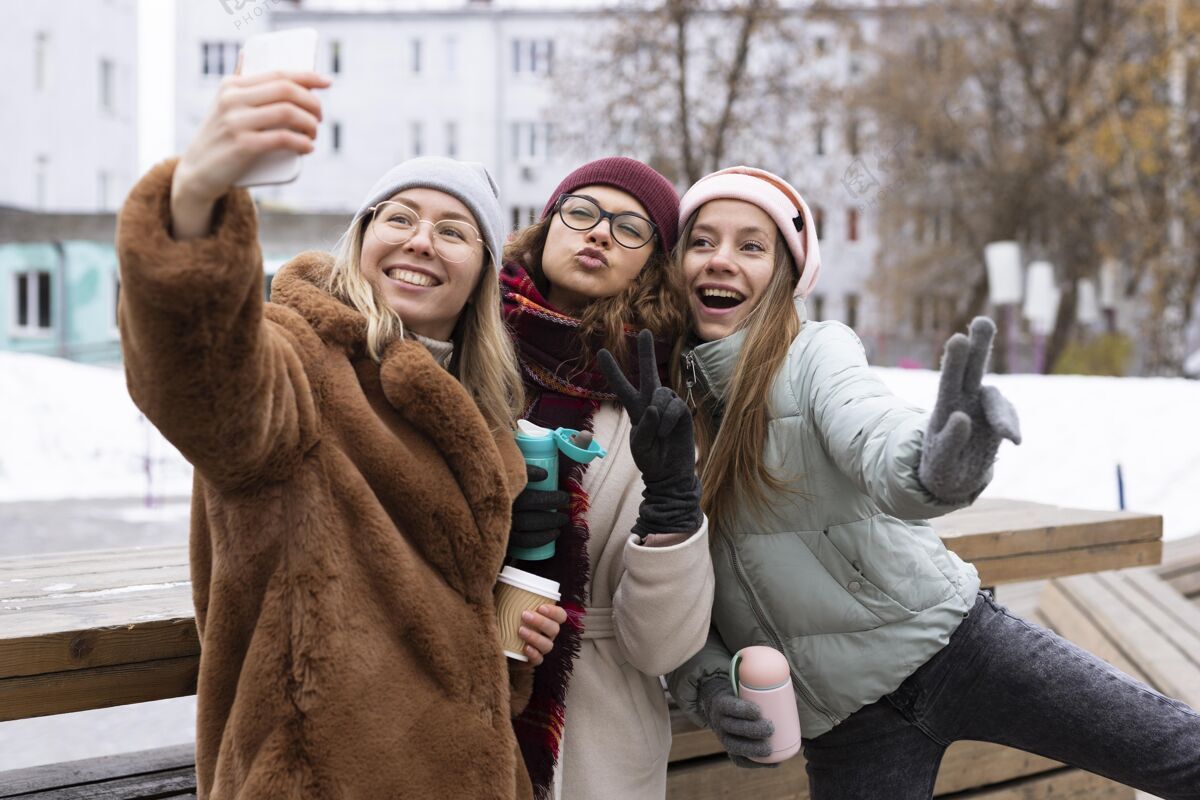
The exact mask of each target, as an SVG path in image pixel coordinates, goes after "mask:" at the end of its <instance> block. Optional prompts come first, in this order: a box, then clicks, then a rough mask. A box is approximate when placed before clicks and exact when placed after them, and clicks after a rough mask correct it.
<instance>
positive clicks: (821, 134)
mask: <svg viewBox="0 0 1200 800" xmlns="http://www.w3.org/2000/svg"><path fill="white" fill-rule="evenodd" d="M825 127H826V126H825V123H824V122H818V123H816V124H815V125H813V148H814V150H816V154H817V155H819V156H823V155H825Z"/></svg>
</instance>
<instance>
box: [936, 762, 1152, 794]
mask: <svg viewBox="0 0 1200 800" xmlns="http://www.w3.org/2000/svg"><path fill="white" fill-rule="evenodd" d="M1135 797H1137V792H1136V791H1135V790H1133V789H1130V788H1129V787H1128V786H1122V785H1120V784H1118V783H1113V782H1112V781H1110V780H1108V779H1106V778H1101V777H1100V776H1099V775H1094V774H1092V773H1090V772H1084V771H1083V770H1081V769H1063V770H1059V771H1056V772H1054V773H1052V774H1050V775H1042V776H1038V777H1034V778H1026V779H1024V780H1020V781H1014V782H1012V783H1011V784H1007V785H1005V786H1002V787H997V788H995V789H985V790H982V791H978V792H971V793H970V794H964V795H957V796H956V800H957V799H958V798H961V800H1134V798H1135Z"/></svg>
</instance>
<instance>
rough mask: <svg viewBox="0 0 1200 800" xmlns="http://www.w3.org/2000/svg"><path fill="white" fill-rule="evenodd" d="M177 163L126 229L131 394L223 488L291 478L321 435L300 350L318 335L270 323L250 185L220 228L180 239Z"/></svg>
mask: <svg viewBox="0 0 1200 800" xmlns="http://www.w3.org/2000/svg"><path fill="white" fill-rule="evenodd" d="M175 164H176V162H175V161H166V162H163V163H162V164H159V165H158V166H156V167H155V168H154V169H153V170H151V172H150V173H149V174H148V175H147V176H146V177H145V178H144V179H143V180H142V181H140V182H139V183H138V184H137V186H136V187H135V188H134V190H133V191H132V192H131V193H130V195H129V198H128V199H127V200H126V203H125V208H124V209H123V211H122V213H121V216H120V220H119V223H118V227H117V251H118V253H119V255H120V265H121V302H120V307H119V309H118V324H119V326H120V329H121V342H122V350H123V352H124V356H125V372H126V378H127V381H128V384H129V393H130V395H131V396H132V397H133V400H134V402H135V403H136V404H137V405H138V407H139V408H141V409H142V410H143V411H144V412H145V414H146V416H147V417H148V418H149V419H150V420H152V421H153V422H154V424H155V426H156V427H158V429H159V430H161V431H162V432H163V434H164V435H165V436H166V437H167V438H168V439H169V440H170V441H171V442H172V443H173V444H175V446H176V447H178V448H179V450H180V452H182V453H183V455H184V456H185V457H186V458H187V459H188V461H190V462H191V463H192V464H194V465H195V466H196V467H197V468H198V469H200V470H201V471H202V472H203V473H204V476H205V478H206V479H207V480H208V481H209V482H210V483H212V484H213V485H215V486H217V487H221V488H234V487H237V486H239V485H244V484H245V483H246V482H248V481H250V480H258V479H262V478H267V479H272V478H273V479H284V478H286V477H287V476H288V475H290V474H291V471H292V470H294V469H295V468H296V465H297V464H298V463H299V460H300V458H301V457H302V456H303V454H304V453H305V452H306V451H308V450H309V449H310V448H311V447H313V445H315V444H316V441H317V438H318V429H319V427H320V420H319V418H318V412H317V408H318V404H317V403H316V402H315V401H314V397H313V391H312V388H311V386H310V384H309V380H308V378H307V376H306V375H305V370H304V365H303V363H302V360H301V358H300V356H299V355H298V353H297V350H298V349H299V348H301V347H304V346H306V345H308V346H311V345H312V343H311V342H309V343H304V342H301V341H299V340H298V338H297V335H296V332H295V331H293V330H289V329H288V328H285V327H282V326H267V325H264V324H263V305H264V304H263V270H262V253H261V251H260V249H259V246H258V241H257V234H258V222H257V216H256V214H255V210H254V204H253V202H252V201H251V200H250V195H249V194H248V193H247V192H246V191H245V190H241V189H239V190H234V191H231V192H229V193H228V194H227V195H225V197H223V198H221V200H220V201H219V202H218V203H217V205H216V207H215V209H214V212H213V222H212V231H211V233H210V234H209V235H208V236H205V237H202V238H199V239H192V240H188V241H175V240H174V239H173V238H172V236H171V210H170V197H171V179H172V176H173V175H174V171H175Z"/></svg>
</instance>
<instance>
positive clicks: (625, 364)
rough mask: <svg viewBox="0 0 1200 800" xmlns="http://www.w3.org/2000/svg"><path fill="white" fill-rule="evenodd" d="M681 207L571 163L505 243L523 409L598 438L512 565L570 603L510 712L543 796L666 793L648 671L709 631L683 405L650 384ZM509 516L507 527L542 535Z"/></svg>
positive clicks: (665, 746)
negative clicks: (552, 585)
mask: <svg viewBox="0 0 1200 800" xmlns="http://www.w3.org/2000/svg"><path fill="white" fill-rule="evenodd" d="M678 216H679V197H678V195H677V194H676V192H675V188H674V187H673V186H672V185H671V184H670V182H669V181H667V179H666V178H664V177H663V176H662V175H660V174H659V173H658V172H656V171H654V170H653V169H652V168H650V167H649V166H647V165H645V164H643V163H641V162H640V161H635V160H633V159H630V158H603V159H600V160H598V161H593V162H591V163H588V164H585V165H583V166H582V167H580V168H579V169H577V170H575V171H574V172H572V173H571V174H570V175H568V176H567V177H566V178H565V179H564V180H563V181H562V183H561V184H559V186H558V188H557V189H556V190H555V191H554V194H553V195H551V197H550V198H549V200H548V202H547V203H546V207H545V209H544V210H543V212H542V218H541V220H540V221H539V222H538V223H537V224H535V225H533V226H531V227H529V228H527V229H526V230H524V231H522V232H520V233H519V234H518V235H517V236H516V237H515V238H514V240H513V241H512V242H510V243H509V245H508V246H507V247H506V248H505V253H504V256H505V264H504V268H503V270H502V272H501V289H502V293H503V296H504V315H505V320H506V322H507V323H508V326H509V328H510V331H511V332H512V335H513V337H514V340H515V343H516V346H517V353H518V357H519V360H520V363H521V371H522V377H523V379H524V383H525V390H526V395H527V405H526V408H525V412H524V416H525V418H526V419H528V420H530V421H532V422H534V423H536V424H538V425H541V426H543V427H547V428H551V429H553V428H558V427H566V428H574V429H579V430H590V431H593V432H594V434H595V438H596V440H597V441H598V442H600V444H601V445H602V446H603V447H605V448H606V449H607V451H608V455H607V456H606V457H605V458H603V459H599V460H596V461H593V462H592V463H591V464H589V465H586V466H583V465H578V464H572V465H571V466H570V467H568V464H571V462H568V461H566V460H563V461H562V466H563V468H562V469H561V470H560V483H559V488H560V489H561V490H563V492H564V493H565V494H564V496H563V497H562V498H561V499H562V500H564V501H566V500H567V499H568V498H569V505H568V515H569V522H568V523H567V524H566V525H564V526H563V527H562V529H561V531H559V532H558V538H557V545H556V549H555V555H554V557H553V558H551V559H550V560H548V561H540V562H519V563H518V566H520V567H521V568H522V569H528V570H530V571H533V572H537V573H539V574H543V575H546V576H547V577H550V578H552V579H554V580H557V581H559V583H560V584H561V586H562V595H563V600H562V605H563V606H564V607H565V608H566V609H567V611H568V614H569V617H570V618H569V620H568V622H567V624H566V625H565V626H564V627H563V628H562V631H561V632H560V634H559V636H558V639H557V641H556V643H555V648H554V650H553V651H551V653H550V654H549V655H548V656H547V657H546V661H545V663H544V664H543V665H542V666H541V667H539V668H538V670H537V672H536V673H535V678H534V694H533V698H532V700H531V701H530V704H529V706H528V708H527V709H526V711H525V713H524V714H522V715H521V716H520V717H518V718H517V719H516V720H515V721H514V725H515V727H516V732H517V739H518V741H519V743H520V745H521V749H522V751H523V753H524V756H525V761H526V765H527V766H528V767H529V772H530V776H531V778H532V779H533V782H534V788H535V792H536V793H537V794H538V795H539V796H540V797H549V796H556V797H567V798H570V799H571V800H581V799H583V800H590V799H591V798H610V797H611V798H618V797H619V798H623V799H625V800H627V799H628V798H662V797H663V796H664V795H665V793H666V775H667V756H668V751H669V750H670V745H671V732H670V721H669V717H668V712H667V704H666V701H665V698H664V696H663V690H662V686H661V684H660V682H659V678H658V676H659V675H662V674H665V673H667V672H670V671H671V670H672V669H674V668H676V667H677V666H679V665H680V664H682V663H683V662H684V661H685V660H687V659H688V658H689V657H690V656H691V655H692V654H694V653H695V652H697V651H698V650H699V649H700V647H701V646H702V645H703V644H704V642H705V639H706V637H707V634H708V626H709V612H710V609H711V606H712V592H713V577H712V561H711V559H710V558H709V553H708V529H707V524H706V522H705V520H704V517H703V515H702V514H701V512H700V506H699V483H698V481H697V479H696V476H695V448H694V442H693V439H692V429H691V418H690V414H689V413H688V411H687V408H686V406H685V405H684V404H683V401H682V400H680V399H679V398H678V397H677V396H675V395H674V393H673V392H671V391H670V390H669V389H666V388H663V387H662V386H661V383H665V382H666V373H667V365H668V359H669V358H670V353H671V350H672V347H673V345H674V344H675V343H676V342H677V341H678V339H679V337H680V336H681V335H682V333H683V329H684V324H685V322H684V318H683V310H684V309H685V308H686V304H685V301H684V298H683V297H682V295H681V293H680V291H679V289H678V287H677V286H676V285H675V284H674V282H673V281H672V280H671V279H670V278H669V273H668V271H667V263H668V262H667V254H668V253H670V251H671V248H672V247H673V246H674V244H675V236H676V227H677V224H678ZM639 331H642V334H641V337H640V338H639V336H638V332H639ZM602 350H607V351H609V352H610V353H612V354H613V355H614V356H615V358H616V363H619V364H620V367H621V370H622V371H623V372H624V373H625V374H626V375H628V376H629V378H628V382H627V381H626V380H625V379H623V378H622V376H621V375H620V374H619V372H618V371H617V369H616V364H614V363H613V361H612V359H609V360H608V364H607V367H605V366H604V365H605V358H606V354H601V351H602ZM519 527H520V526H519V524H518V523H514V532H513V540H514V541H519V540H520V539H521V537H522V535H523V534H524V535H526V536H533V537H535V538H536V536H537V535H538V533H539V532H538V531H522V530H520V529H519ZM535 527H536V526H535ZM551 536H553V534H551ZM556 763H557V765H558V769H557V770H555V764H556Z"/></svg>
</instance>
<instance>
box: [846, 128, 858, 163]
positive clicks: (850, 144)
mask: <svg viewBox="0 0 1200 800" xmlns="http://www.w3.org/2000/svg"><path fill="white" fill-rule="evenodd" d="M846 149H847V150H849V151H850V155H852V156H856V155H858V120H857V119H851V120H850V121H849V122H848V123H847V124H846Z"/></svg>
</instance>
